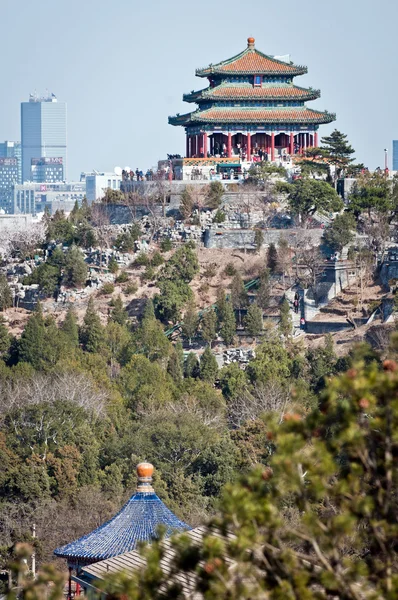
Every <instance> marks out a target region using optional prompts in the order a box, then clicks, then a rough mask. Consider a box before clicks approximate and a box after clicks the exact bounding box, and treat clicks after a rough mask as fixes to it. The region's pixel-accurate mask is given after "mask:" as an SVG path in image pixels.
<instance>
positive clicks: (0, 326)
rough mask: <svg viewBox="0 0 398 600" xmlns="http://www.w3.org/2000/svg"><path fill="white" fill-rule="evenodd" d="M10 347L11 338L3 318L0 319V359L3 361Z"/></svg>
mask: <svg viewBox="0 0 398 600" xmlns="http://www.w3.org/2000/svg"><path fill="white" fill-rule="evenodd" d="M10 345H11V336H10V334H9V333H8V329H7V327H6V325H5V321H4V317H0V357H1V358H2V359H3V360H4V358H5V357H6V355H7V353H8V351H9V349H10Z"/></svg>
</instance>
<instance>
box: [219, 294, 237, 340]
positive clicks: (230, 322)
mask: <svg viewBox="0 0 398 600" xmlns="http://www.w3.org/2000/svg"><path fill="white" fill-rule="evenodd" d="M220 334H221V337H222V339H223V341H224V343H225V344H226V345H227V346H229V345H230V344H232V342H233V339H234V337H235V334H236V319H235V312H234V309H233V306H232V304H231V302H230V301H229V300H228V301H227V302H226V303H225V311H224V321H223V324H222V327H221V331H220Z"/></svg>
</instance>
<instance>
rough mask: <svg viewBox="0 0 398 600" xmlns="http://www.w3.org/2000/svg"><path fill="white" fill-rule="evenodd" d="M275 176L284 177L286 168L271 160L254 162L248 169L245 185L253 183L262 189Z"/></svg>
mask: <svg viewBox="0 0 398 600" xmlns="http://www.w3.org/2000/svg"><path fill="white" fill-rule="evenodd" d="M275 178H279V179H280V178H283V179H285V178H286V169H284V168H283V167H281V166H279V165H275V164H274V163H271V162H266V161H262V162H260V163H254V164H253V165H252V166H251V167H250V170H249V176H248V178H247V180H246V182H245V184H246V185H250V184H253V183H254V184H255V185H257V186H259V187H260V188H262V189H264V187H265V186H266V184H267V183H269V182H270V181H271V180H272V179H275Z"/></svg>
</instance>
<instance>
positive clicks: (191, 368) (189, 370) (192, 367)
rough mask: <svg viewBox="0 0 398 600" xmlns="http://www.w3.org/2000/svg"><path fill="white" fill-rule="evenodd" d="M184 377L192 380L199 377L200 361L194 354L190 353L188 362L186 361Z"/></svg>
mask: <svg viewBox="0 0 398 600" xmlns="http://www.w3.org/2000/svg"><path fill="white" fill-rule="evenodd" d="M184 375H185V377H192V378H196V377H198V376H199V361H198V359H197V356H196V354H195V353H194V352H190V353H189V354H188V356H187V360H186V361H185V368H184Z"/></svg>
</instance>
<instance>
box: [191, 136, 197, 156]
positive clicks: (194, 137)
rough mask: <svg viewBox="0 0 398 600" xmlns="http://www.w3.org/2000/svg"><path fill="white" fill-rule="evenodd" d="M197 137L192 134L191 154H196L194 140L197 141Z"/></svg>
mask: <svg viewBox="0 0 398 600" xmlns="http://www.w3.org/2000/svg"><path fill="white" fill-rule="evenodd" d="M197 138H198V136H197V135H193V136H192V146H191V152H192V156H195V155H196V141H197Z"/></svg>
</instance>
